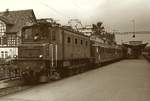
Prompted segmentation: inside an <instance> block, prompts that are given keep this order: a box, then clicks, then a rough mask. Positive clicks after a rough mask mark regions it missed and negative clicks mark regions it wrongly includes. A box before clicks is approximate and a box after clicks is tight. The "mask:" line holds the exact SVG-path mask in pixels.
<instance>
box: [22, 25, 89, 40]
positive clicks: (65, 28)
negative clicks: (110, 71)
mask: <svg viewBox="0 0 150 101" xmlns="http://www.w3.org/2000/svg"><path fill="white" fill-rule="evenodd" d="M42 25H46V26H48V27H51V28H60V29H62V30H66V31H69V32H72V33H74V34H78V35H81V36H84V37H87V38H90V37H89V36H87V35H84V33H82V32H79V31H76V30H74V29H71V28H68V27H65V26H60V25H59V24H51V23H36V24H32V25H27V26H24V27H23V28H22V29H24V28H30V27H33V26H35V27H36V26H42Z"/></svg>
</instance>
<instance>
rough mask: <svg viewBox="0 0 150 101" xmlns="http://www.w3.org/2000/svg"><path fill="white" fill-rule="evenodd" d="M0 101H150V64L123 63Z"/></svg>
mask: <svg viewBox="0 0 150 101" xmlns="http://www.w3.org/2000/svg"><path fill="white" fill-rule="evenodd" d="M0 101H150V63H149V62H148V61H146V60H144V59H138V60H123V61H120V62H117V63H114V64H110V65H107V66H104V67H102V68H99V69H95V70H93V71H89V72H86V73H83V74H79V75H76V76H73V77H69V78H66V79H63V80H60V81H56V82H52V83H47V84H43V85H39V86H37V87H34V88H31V89H28V90H25V91H22V92H19V93H15V94H12V95H8V96H5V97H2V98H0Z"/></svg>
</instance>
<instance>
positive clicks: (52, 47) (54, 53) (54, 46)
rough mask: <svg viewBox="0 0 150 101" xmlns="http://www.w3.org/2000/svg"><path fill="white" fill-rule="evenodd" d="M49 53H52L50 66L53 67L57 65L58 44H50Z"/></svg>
mask: <svg viewBox="0 0 150 101" xmlns="http://www.w3.org/2000/svg"><path fill="white" fill-rule="evenodd" d="M49 54H50V62H51V63H50V66H51V68H52V69H55V68H56V67H57V44H50V46H49Z"/></svg>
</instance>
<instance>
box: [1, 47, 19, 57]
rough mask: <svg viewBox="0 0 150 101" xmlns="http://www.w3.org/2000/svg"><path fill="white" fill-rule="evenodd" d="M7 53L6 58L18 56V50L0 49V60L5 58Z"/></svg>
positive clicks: (15, 48)
mask: <svg viewBox="0 0 150 101" xmlns="http://www.w3.org/2000/svg"><path fill="white" fill-rule="evenodd" d="M2 52H3V53H4V56H2ZM6 52H7V53H8V54H7V56H9V57H11V58H13V56H15V55H18V48H17V47H14V48H10V47H1V48H0V58H2V57H3V58H6V55H5V53H6Z"/></svg>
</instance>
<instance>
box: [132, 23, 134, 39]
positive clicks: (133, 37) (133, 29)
mask: <svg viewBox="0 0 150 101" xmlns="http://www.w3.org/2000/svg"><path fill="white" fill-rule="evenodd" d="M132 23H133V36H132V37H133V38H135V20H132Z"/></svg>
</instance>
